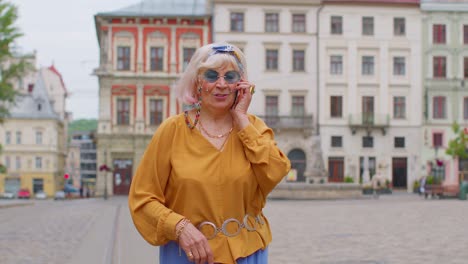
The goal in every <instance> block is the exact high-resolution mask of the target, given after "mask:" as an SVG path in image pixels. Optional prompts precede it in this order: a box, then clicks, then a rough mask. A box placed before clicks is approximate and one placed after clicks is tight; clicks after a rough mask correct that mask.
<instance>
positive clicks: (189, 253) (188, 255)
mask: <svg viewBox="0 0 468 264" xmlns="http://www.w3.org/2000/svg"><path fill="white" fill-rule="evenodd" d="M187 257H188V258H190V259H191V258H193V254H192V252H191V251H189V252H188V253H187Z"/></svg>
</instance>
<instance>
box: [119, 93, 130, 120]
mask: <svg viewBox="0 0 468 264" xmlns="http://www.w3.org/2000/svg"><path fill="white" fill-rule="evenodd" d="M117 124H118V125H130V99H117Z"/></svg>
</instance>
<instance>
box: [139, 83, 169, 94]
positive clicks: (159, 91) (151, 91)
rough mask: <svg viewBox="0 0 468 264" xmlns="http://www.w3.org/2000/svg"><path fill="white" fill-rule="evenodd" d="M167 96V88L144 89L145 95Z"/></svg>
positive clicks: (148, 87) (153, 87)
mask: <svg viewBox="0 0 468 264" xmlns="http://www.w3.org/2000/svg"><path fill="white" fill-rule="evenodd" d="M155 94H157V95H168V94H169V88H168V87H166V86H159V85H155V86H146V87H145V95H155Z"/></svg>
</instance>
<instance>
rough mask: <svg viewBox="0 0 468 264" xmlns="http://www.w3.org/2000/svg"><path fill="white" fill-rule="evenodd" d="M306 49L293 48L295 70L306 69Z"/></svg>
mask: <svg viewBox="0 0 468 264" xmlns="http://www.w3.org/2000/svg"><path fill="white" fill-rule="evenodd" d="M304 61H305V51H303V50H293V71H295V72H298V71H304V70H305V68H304V64H305V63H304Z"/></svg>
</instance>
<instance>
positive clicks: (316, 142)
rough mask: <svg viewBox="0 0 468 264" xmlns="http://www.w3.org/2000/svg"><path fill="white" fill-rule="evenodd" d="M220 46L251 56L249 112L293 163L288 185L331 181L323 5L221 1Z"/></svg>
mask: <svg viewBox="0 0 468 264" xmlns="http://www.w3.org/2000/svg"><path fill="white" fill-rule="evenodd" d="M213 3H214V5H213V6H214V12H213V16H214V21H215V24H214V27H213V30H214V40H215V41H216V42H221V41H226V42H229V43H232V44H235V45H236V46H238V47H239V48H240V49H241V50H243V52H244V53H245V56H246V60H247V69H248V76H249V79H250V81H252V82H253V83H255V85H256V89H257V91H258V92H256V93H255V95H254V97H253V100H252V103H251V105H250V108H249V111H250V112H252V113H253V114H256V115H258V116H260V117H261V118H262V119H263V120H264V121H265V122H266V123H267V124H268V125H269V126H270V127H271V128H273V129H274V131H275V139H276V141H277V143H278V145H279V146H280V148H281V149H282V150H283V151H284V152H285V154H286V155H288V158H289V159H290V160H291V163H292V173H290V174H289V175H288V177H286V180H287V181H297V182H316V183H318V182H319V181H320V180H322V181H324V180H326V174H325V171H324V170H323V162H322V154H321V150H320V137H319V133H318V126H317V121H318V119H317V114H318V111H319V110H318V107H317V106H318V102H317V98H318V97H317V91H318V90H317V87H318V83H317V80H318V79H317V68H318V64H317V22H318V21H317V12H318V10H319V8H320V1H305V0H294V1H278V0H277V1H271V0H269V1H267V0H255V1H246V0H215V1H213Z"/></svg>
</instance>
